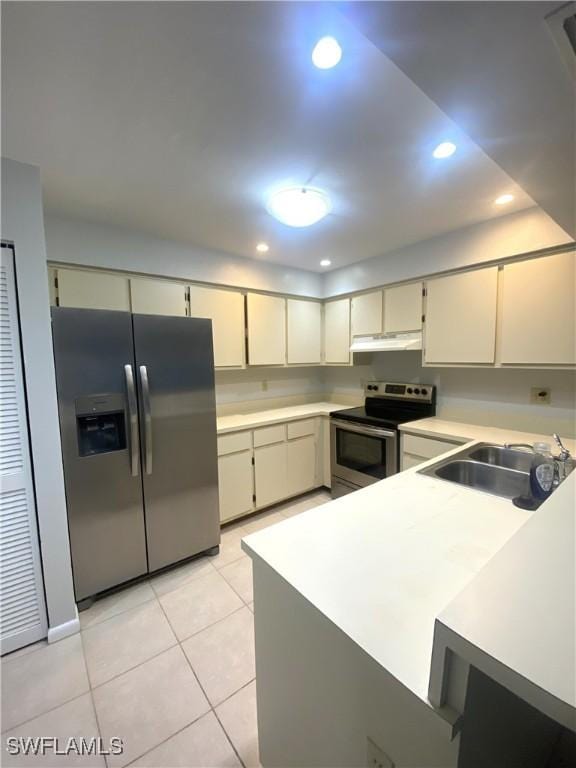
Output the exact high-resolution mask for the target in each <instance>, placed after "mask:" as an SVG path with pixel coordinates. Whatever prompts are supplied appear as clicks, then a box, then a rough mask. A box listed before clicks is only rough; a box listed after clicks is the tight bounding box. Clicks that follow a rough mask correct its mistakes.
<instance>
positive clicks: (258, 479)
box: [254, 442, 289, 507]
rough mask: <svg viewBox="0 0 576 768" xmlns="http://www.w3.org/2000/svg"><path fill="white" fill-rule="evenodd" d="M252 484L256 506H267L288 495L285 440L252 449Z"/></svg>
mask: <svg viewBox="0 0 576 768" xmlns="http://www.w3.org/2000/svg"><path fill="white" fill-rule="evenodd" d="M254 485H255V488H256V504H257V506H258V507H267V506H269V505H270V504H274V502H276V501H281V500H282V499H285V498H286V497H287V496H288V495H289V493H288V466H287V453H286V443H285V442H283V443H276V444H275V445H264V446H262V447H260V448H255V449H254Z"/></svg>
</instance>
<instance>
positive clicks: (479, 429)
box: [400, 416, 576, 455]
mask: <svg viewBox="0 0 576 768" xmlns="http://www.w3.org/2000/svg"><path fill="white" fill-rule="evenodd" d="M400 431H401V432H410V433H411V434H414V435H422V436H423V437H433V438H438V439H442V438H443V437H447V438H449V439H450V440H453V441H458V442H461V443H468V442H470V441H471V440H474V441H480V442H484V443H499V444H503V443H530V444H532V443H535V442H537V441H544V442H547V443H550V448H551V449H552V452H553V453H555V452H556V446H555V443H554V440H553V438H552V435H542V434H537V433H534V432H519V431H518V430H513V429H505V428H502V427H485V426H482V425H480V424H464V423H461V422H459V421H448V420H446V419H441V418H439V417H438V416H432V417H431V418H429V419H418V420H417V421H409V422H406V423H405V424H401V425H400ZM560 437H561V438H562V442H563V443H564V445H565V446H566V447H567V448H568V450H569V451H571V452H572V454H573V455H574V454H575V453H576V440H573V439H570V438H565V437H564V436H563V435H560Z"/></svg>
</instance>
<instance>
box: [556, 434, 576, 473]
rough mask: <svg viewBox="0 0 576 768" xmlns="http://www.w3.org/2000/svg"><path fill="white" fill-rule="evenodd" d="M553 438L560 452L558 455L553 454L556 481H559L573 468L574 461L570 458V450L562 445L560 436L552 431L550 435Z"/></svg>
mask: <svg viewBox="0 0 576 768" xmlns="http://www.w3.org/2000/svg"><path fill="white" fill-rule="evenodd" d="M552 437H553V438H554V441H555V443H556V445H557V446H558V448H559V449H560V453H559V454H558V456H554V457H553V458H554V461H555V463H556V468H557V471H558V483H561V482H562V480H565V479H566V478H567V477H568V475H569V474H570V472H572V470H573V469H574V466H575V463H576V462H575V461H574V459H573V458H572V456H571V454H570V451H569V450H568V449H567V448H566V447H565V446H564V445H563V443H562V440H561V439H560V437H559V436H558V435H557V434H556V432H554V434H553V435H552Z"/></svg>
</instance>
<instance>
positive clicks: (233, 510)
mask: <svg viewBox="0 0 576 768" xmlns="http://www.w3.org/2000/svg"><path fill="white" fill-rule="evenodd" d="M218 494H219V498H220V522H222V523H225V522H226V521H227V520H232V519H233V518H235V517H240V516H241V515H246V514H248V513H249V512H252V510H253V509H254V478H253V472H252V450H248V451H240V453H230V454H228V455H227V456H219V457H218Z"/></svg>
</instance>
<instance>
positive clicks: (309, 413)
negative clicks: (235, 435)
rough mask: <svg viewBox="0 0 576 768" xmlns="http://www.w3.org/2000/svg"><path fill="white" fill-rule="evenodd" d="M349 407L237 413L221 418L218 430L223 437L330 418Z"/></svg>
mask: <svg viewBox="0 0 576 768" xmlns="http://www.w3.org/2000/svg"><path fill="white" fill-rule="evenodd" d="M349 407H350V406H349V405H342V404H341V403H327V402H319V403H305V404H304V405H290V406H287V407H285V408H270V409H269V410H266V411H255V412H253V413H235V414H231V415H229V416H219V417H218V419H217V430H218V434H219V435H223V434H225V433H226V432H238V431H239V430H241V429H254V428H255V427H264V426H267V425H269V424H281V423H282V422H284V421H296V420H298V419H311V418H314V417H315V416H329V415H330V414H331V413H332V411H340V410H342V409H343V408H349Z"/></svg>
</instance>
